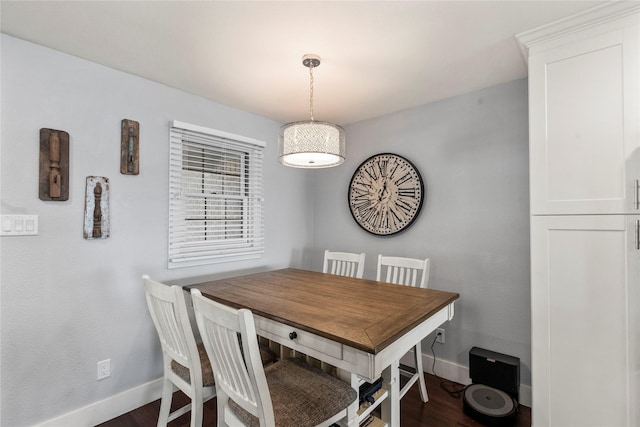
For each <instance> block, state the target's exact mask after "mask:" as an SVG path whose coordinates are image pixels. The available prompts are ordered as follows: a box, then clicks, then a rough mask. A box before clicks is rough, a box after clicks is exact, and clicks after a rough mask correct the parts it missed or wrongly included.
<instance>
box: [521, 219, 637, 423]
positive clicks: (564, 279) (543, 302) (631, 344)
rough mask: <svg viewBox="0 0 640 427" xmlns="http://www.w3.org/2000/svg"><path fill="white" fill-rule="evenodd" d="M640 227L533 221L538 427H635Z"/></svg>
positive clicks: (618, 222) (630, 222)
mask: <svg viewBox="0 0 640 427" xmlns="http://www.w3.org/2000/svg"><path fill="white" fill-rule="evenodd" d="M638 221H640V216H632V215H627V216H623V215H599V216H598V215H594V216H587V215H583V216H538V217H535V216H534V217H532V218H531V227H532V228H531V230H532V234H531V275H532V279H531V302H532V319H531V322H532V368H531V372H532V391H533V402H532V411H533V412H532V413H533V425H535V426H581V427H588V426H594V427H602V426H630V425H636V424H635V422H633V421H631V420H634V419H636V420H637V416H638V415H637V414H635V413H634V411H636V410H637V409H636V408H635V407H636V406H637V399H638V396H634V393H636V392H635V391H634V389H637V387H638V385H637V384H635V382H637V378H638V363H639V361H638V357H639V356H640V353H639V352H638V347H637V346H638V342H637V338H638V333H639V323H638V305H639V302H640V299H639V298H638V295H639V291H638V287H639V286H640V251H639V250H638V249H637V246H638V243H637V233H638V231H637V229H636V227H637V225H638Z"/></svg>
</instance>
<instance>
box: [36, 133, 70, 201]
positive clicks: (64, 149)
mask: <svg viewBox="0 0 640 427" xmlns="http://www.w3.org/2000/svg"><path fill="white" fill-rule="evenodd" d="M38 183H39V191H38V195H39V197H40V200H51V201H65V200H69V134H68V133H67V132H65V131H63V130H58V129H46V128H42V129H40V177H39V181H38Z"/></svg>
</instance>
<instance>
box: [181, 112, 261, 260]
mask: <svg viewBox="0 0 640 427" xmlns="http://www.w3.org/2000/svg"><path fill="white" fill-rule="evenodd" d="M169 146H170V154H169V163H170V164H169V268H175V267H186V266H193V265H201V264H211V263H216V262H223V261H234V260H242V259H250V258H258V257H260V256H261V254H262V252H263V250H264V222H263V184H262V163H263V160H262V151H263V149H264V146H265V144H264V143H263V142H261V141H257V140H254V139H250V138H245V137H242V136H238V135H232V134H229V133H226V132H220V131H216V130H213V129H208V128H204V127H201V126H195V125H190V124H188V123H183V122H178V121H174V122H172V124H171V130H170V144H169Z"/></svg>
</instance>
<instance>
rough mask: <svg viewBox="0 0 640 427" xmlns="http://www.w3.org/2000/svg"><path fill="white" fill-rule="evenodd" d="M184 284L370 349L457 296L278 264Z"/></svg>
mask: <svg viewBox="0 0 640 427" xmlns="http://www.w3.org/2000/svg"><path fill="white" fill-rule="evenodd" d="M187 288H197V289H200V291H201V292H202V294H203V295H205V296H207V297H208V298H211V299H213V300H215V301H218V302H220V303H222V304H225V305H228V306H231V307H234V308H248V309H250V310H251V311H252V312H253V313H254V314H257V315H260V316H263V317H266V318H269V319H273V320H275V321H278V322H281V323H284V324H287V325H290V326H292V327H295V328H299V329H301V330H306V331H308V332H310V333H313V334H316V335H319V336H322V337H325V338H328V339H330V340H332V341H337V342H340V343H342V344H345V345H348V346H350V347H353V348H357V349H360V350H363V351H366V352H368V353H371V354H376V353H377V352H379V351H380V350H382V349H383V348H385V347H386V346H388V345H389V344H390V343H392V342H393V341H394V340H396V339H397V338H398V337H400V336H402V335H403V334H404V333H406V332H408V331H409V330H411V329H412V328H414V327H415V326H417V325H418V324H420V323H421V322H423V321H424V320H426V319H428V318H429V317H430V316H432V315H433V314H435V313H436V312H438V311H439V310H441V309H442V308H444V307H446V306H447V305H449V304H451V303H452V302H453V301H455V300H456V299H458V298H459V297H460V295H459V294H457V293H453V292H445V291H438V290H435V289H419V288H413V287H409V286H401V285H393V284H389V283H382V282H376V281H374V280H363V279H354V278H350V277H343V276H335V275H331V274H324V273H318V272H314V271H306V270H296V269H284V270H277V271H269V272H266V273H257V274H251V275H247V276H239V277H233V278H228V279H222V280H216V281H212V282H205V283H198V284H195V285H190V286H188V287H187Z"/></svg>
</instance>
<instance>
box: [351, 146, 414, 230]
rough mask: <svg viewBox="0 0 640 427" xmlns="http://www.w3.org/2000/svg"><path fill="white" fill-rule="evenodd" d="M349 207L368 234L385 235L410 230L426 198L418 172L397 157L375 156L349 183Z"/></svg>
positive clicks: (364, 163)
mask: <svg viewBox="0 0 640 427" xmlns="http://www.w3.org/2000/svg"><path fill="white" fill-rule="evenodd" d="M348 196H349V208H350V209H351V215H353V219H355V220H356V222H357V223H358V225H359V226H360V227H362V228H363V229H365V230H366V231H368V232H369V233H372V234H376V235H380V236H388V235H391V234H396V233H399V232H400V231H402V230H404V229H406V228H407V227H409V226H410V225H411V224H412V223H413V222H414V221H415V219H416V218H417V217H418V214H419V213H420V209H421V208H422V202H423V200H424V198H425V196H426V194H425V191H424V183H423V181H422V177H421V176H420V172H418V169H416V167H415V166H414V165H413V164H412V163H411V162H410V161H409V160H407V159H405V158H404V157H402V156H399V155H397V154H391V153H382V154H376V155H374V156H371V157H369V158H368V159H367V160H365V161H364V162H363V163H362V164H361V165H360V166H358V169H356V171H355V173H354V174H353V177H352V178H351V183H350V184H349V195H348Z"/></svg>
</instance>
